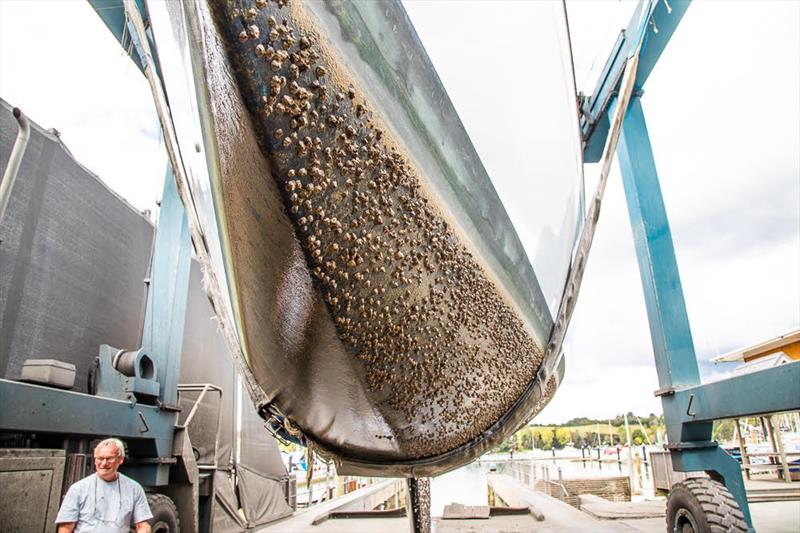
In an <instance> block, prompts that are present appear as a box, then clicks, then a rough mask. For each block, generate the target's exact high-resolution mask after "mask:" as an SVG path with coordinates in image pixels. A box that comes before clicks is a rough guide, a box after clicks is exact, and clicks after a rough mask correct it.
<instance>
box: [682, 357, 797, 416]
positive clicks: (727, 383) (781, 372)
mask: <svg viewBox="0 0 800 533" xmlns="http://www.w3.org/2000/svg"><path fill="white" fill-rule="evenodd" d="M765 391H768V392H769V393H768V394H765ZM673 402H674V403H675V404H676V407H677V411H678V413H677V414H678V416H679V417H680V418H679V421H680V422H681V423H684V424H690V423H696V422H710V421H713V420H720V419H722V418H737V417H743V416H758V415H763V414H766V413H776V412H780V411H798V410H800V361H796V362H793V363H788V364H784V365H780V366H777V367H774V368H768V369H765V370H761V371H759V372H753V373H751V374H743V375H739V376H735V377H732V378H730V379H725V380H722V381H715V382H713V383H706V384H704V385H698V386H696V387H689V388H686V389H681V390H679V391H676V392H675V396H674V400H673Z"/></svg>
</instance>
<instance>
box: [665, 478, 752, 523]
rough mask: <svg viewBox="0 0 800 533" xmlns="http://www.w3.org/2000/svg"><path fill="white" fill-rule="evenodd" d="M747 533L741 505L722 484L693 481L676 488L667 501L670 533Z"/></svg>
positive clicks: (701, 480)
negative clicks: (730, 532) (729, 532)
mask: <svg viewBox="0 0 800 533" xmlns="http://www.w3.org/2000/svg"><path fill="white" fill-rule="evenodd" d="M726 531H734V532H735V531H742V532H746V531H747V522H745V520H744V515H743V514H742V511H740V510H739V505H738V504H737V503H736V500H735V499H734V498H733V496H732V495H731V493H730V492H728V489H727V488H726V487H725V485H723V484H722V483H720V482H718V481H714V480H712V479H708V478H690V479H687V480H685V481H682V482H680V483H677V484H675V486H673V487H672V490H671V491H670V492H669V498H668V499H667V532H668V533H722V532H726Z"/></svg>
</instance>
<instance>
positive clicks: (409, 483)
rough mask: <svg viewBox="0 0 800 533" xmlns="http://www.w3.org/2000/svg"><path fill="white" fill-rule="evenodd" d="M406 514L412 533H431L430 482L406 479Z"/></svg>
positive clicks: (426, 479) (412, 478)
mask: <svg viewBox="0 0 800 533" xmlns="http://www.w3.org/2000/svg"><path fill="white" fill-rule="evenodd" d="M406 512H407V513H408V520H409V523H410V525H411V532H412V533H431V480H430V478H427V477H410V478H407V479H406Z"/></svg>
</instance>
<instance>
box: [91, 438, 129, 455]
mask: <svg viewBox="0 0 800 533" xmlns="http://www.w3.org/2000/svg"><path fill="white" fill-rule="evenodd" d="M106 446H114V447H115V448H116V449H117V457H120V458H122V459H124V458H125V443H124V442H122V441H121V440H119V439H114V438H111V439H105V440H101V441H100V442H99V443H98V444H97V446H95V447H94V449H95V450H98V449H100V448H105V447H106Z"/></svg>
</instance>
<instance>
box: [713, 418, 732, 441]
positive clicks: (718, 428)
mask: <svg viewBox="0 0 800 533" xmlns="http://www.w3.org/2000/svg"><path fill="white" fill-rule="evenodd" d="M734 426H735V424H734V422H733V420H716V421H714V429H713V430H712V432H711V438H712V439H714V440H715V441H717V442H728V441H731V440H733V436H734Z"/></svg>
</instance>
